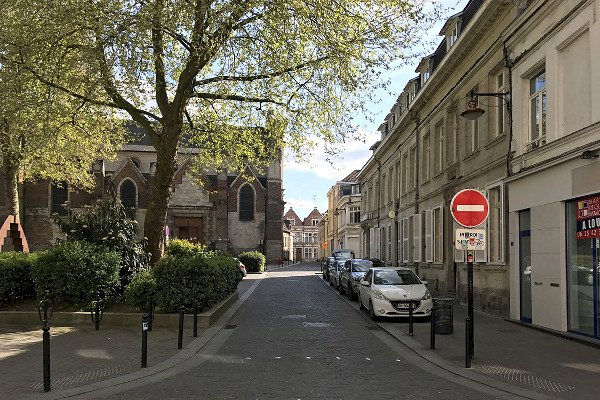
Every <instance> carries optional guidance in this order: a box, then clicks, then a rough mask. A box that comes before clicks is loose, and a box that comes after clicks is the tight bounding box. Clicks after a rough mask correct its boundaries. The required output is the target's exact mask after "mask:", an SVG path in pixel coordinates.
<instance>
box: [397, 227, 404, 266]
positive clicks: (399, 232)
mask: <svg viewBox="0 0 600 400" xmlns="http://www.w3.org/2000/svg"><path fill="white" fill-rule="evenodd" d="M402 221H403V220H401V219H399V220H398V232H397V233H396V239H397V242H398V244H397V246H398V247H396V259H397V260H398V263H401V262H402Z"/></svg>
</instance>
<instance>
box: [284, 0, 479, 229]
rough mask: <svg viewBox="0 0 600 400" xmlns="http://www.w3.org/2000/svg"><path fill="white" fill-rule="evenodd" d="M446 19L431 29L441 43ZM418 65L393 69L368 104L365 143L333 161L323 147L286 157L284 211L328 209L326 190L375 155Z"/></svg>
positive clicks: (349, 146) (457, 1) (459, 3)
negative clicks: (385, 88) (308, 153)
mask: <svg viewBox="0 0 600 400" xmlns="http://www.w3.org/2000/svg"><path fill="white" fill-rule="evenodd" d="M442 3H444V5H445V6H447V7H451V10H450V11H449V12H448V13H447V17H449V16H451V15H453V14H456V13H457V12H459V11H461V10H462V9H463V8H464V7H465V5H466V4H467V3H468V0H442ZM444 22H445V19H442V20H441V21H439V22H438V23H437V24H436V25H435V26H434V27H433V28H432V29H431V30H430V31H429V32H428V35H429V36H430V37H431V38H436V37H437V38H438V40H436V43H438V44H439V42H440V41H441V40H442V38H441V37H439V36H437V35H438V33H439V32H440V29H441V28H442V26H443V25H444ZM431 50H432V51H433V50H434V49H433V48H432V49H431ZM417 64H418V61H416V62H415V64H414V65H409V66H405V67H402V68H399V69H398V70H396V71H393V73H392V74H393V75H391V76H390V75H388V76H387V78H388V79H390V80H391V82H392V83H391V85H390V87H389V90H388V91H382V93H381V94H380V97H381V101H379V102H378V103H376V104H373V105H372V106H370V107H369V112H370V113H371V116H372V117H373V122H369V121H366V120H364V119H361V120H357V121H356V123H357V125H358V127H359V129H360V130H362V131H363V133H364V135H363V136H364V140H365V141H364V143H363V142H362V141H355V142H348V143H344V150H343V151H342V152H340V153H339V154H338V155H337V157H336V159H335V161H334V162H333V164H332V163H331V162H329V161H327V159H328V156H327V155H326V154H325V152H324V148H323V147H322V146H319V147H316V148H315V151H314V153H313V155H312V157H311V158H309V159H308V160H307V161H305V162H298V161H296V160H294V159H293V157H290V156H286V158H285V161H284V172H283V188H284V196H283V200H284V201H285V202H286V204H285V211H284V212H287V211H288V210H289V209H290V208H293V209H294V211H295V212H296V214H298V217H300V219H302V220H303V219H304V218H306V217H307V216H308V214H309V213H310V212H311V211H312V210H313V209H314V208H315V207H317V209H318V210H319V211H320V212H321V213H323V212H325V211H326V210H327V192H328V191H329V190H330V189H331V188H332V186H334V185H335V183H336V182H338V181H341V180H343V179H344V178H345V177H346V176H348V175H349V174H350V173H351V172H352V171H354V170H357V169H361V168H362V166H363V165H364V164H365V163H366V162H367V161H368V159H369V157H370V156H371V154H372V151H371V150H369V147H371V145H372V144H373V143H375V142H376V141H377V140H379V139H380V133H379V132H378V131H377V128H378V127H379V125H380V124H381V123H382V122H383V121H384V118H385V116H386V115H387V113H388V112H389V111H390V110H391V108H392V106H393V105H394V102H395V101H396V99H397V98H398V95H399V94H400V93H401V92H402V89H403V88H404V86H405V85H406V83H407V82H408V80H409V79H411V78H414V77H415V76H416V75H417V74H416V73H415V72H414V71H415V68H416V67H417ZM388 92H391V94H388Z"/></svg>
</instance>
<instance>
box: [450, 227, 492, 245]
mask: <svg viewBox="0 0 600 400" xmlns="http://www.w3.org/2000/svg"><path fill="white" fill-rule="evenodd" d="M454 238H455V239H454V243H455V246H456V250H485V229H457V230H456V234H455V235H454Z"/></svg>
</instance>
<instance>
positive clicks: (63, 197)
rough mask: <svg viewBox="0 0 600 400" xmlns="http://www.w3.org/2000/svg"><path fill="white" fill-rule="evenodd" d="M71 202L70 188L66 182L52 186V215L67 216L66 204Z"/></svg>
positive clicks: (52, 184)
mask: <svg viewBox="0 0 600 400" xmlns="http://www.w3.org/2000/svg"><path fill="white" fill-rule="evenodd" d="M68 201H69V186H68V185H67V183H66V182H60V183H54V182H52V183H51V184H50V202H51V203H50V214H57V215H67V213H68V210H67V208H66V204H67V203H68Z"/></svg>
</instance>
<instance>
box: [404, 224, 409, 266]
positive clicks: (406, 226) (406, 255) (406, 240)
mask: <svg viewBox="0 0 600 400" xmlns="http://www.w3.org/2000/svg"><path fill="white" fill-rule="evenodd" d="M402 262H403V263H405V264H408V263H409V262H410V243H409V219H408V217H406V218H403V219H402Z"/></svg>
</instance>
